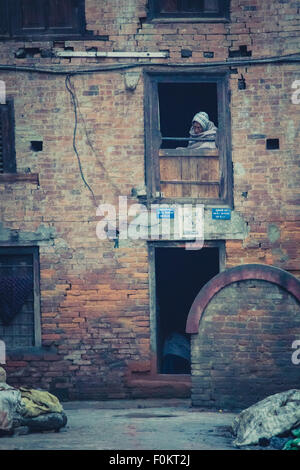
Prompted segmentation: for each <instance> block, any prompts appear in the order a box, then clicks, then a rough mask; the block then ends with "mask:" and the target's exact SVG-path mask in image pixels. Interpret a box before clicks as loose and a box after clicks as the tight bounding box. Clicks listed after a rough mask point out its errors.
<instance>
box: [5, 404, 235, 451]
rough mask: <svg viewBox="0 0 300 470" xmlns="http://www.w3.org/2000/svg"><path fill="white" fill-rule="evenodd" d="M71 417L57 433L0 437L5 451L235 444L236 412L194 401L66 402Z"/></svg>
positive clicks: (230, 446)
mask: <svg viewBox="0 0 300 470" xmlns="http://www.w3.org/2000/svg"><path fill="white" fill-rule="evenodd" d="M63 406H64V409H65V412H66V414H67V417H68V424H67V426H66V428H64V429H62V430H61V431H60V432H58V433H49V432H47V433H37V434H27V435H15V436H12V437H2V438H0V450H39V449H44V450H54V449H55V450H56V449H60V450H61V449H62V450H75V449H78V450H131V449H135V450H176V449H177V450H220V449H235V447H234V446H233V444H232V441H233V439H232V435H231V433H230V431H229V426H230V425H231V423H232V421H233V418H234V416H235V414H233V413H221V412H206V411H205V412H204V411H199V410H197V409H194V408H191V407H190V401H189V400H112V401H107V402H66V403H63Z"/></svg>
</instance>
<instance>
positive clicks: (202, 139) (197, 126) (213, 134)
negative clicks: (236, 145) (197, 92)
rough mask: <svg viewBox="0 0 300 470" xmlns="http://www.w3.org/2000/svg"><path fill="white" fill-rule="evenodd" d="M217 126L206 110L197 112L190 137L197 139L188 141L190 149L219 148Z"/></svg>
mask: <svg viewBox="0 0 300 470" xmlns="http://www.w3.org/2000/svg"><path fill="white" fill-rule="evenodd" d="M217 131H218V129H217V127H216V126H215V125H214V123H213V122H212V121H210V120H209V116H208V114H207V113H205V112H200V113H197V114H195V116H194V117H193V120H192V127H191V129H190V137H191V138H192V139H197V141H195V140H190V141H189V143H188V148H189V149H200V148H207V149H215V148H217V145H216V139H217Z"/></svg>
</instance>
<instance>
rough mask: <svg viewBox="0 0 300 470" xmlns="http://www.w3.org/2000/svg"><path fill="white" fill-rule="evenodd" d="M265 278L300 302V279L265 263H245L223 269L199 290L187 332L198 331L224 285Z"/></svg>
mask: <svg viewBox="0 0 300 470" xmlns="http://www.w3.org/2000/svg"><path fill="white" fill-rule="evenodd" d="M250 279H252V280H255V279H259V280H263V281H269V282H272V283H273V284H277V285H278V286H280V287H282V288H283V289H285V290H287V291H288V292H289V293H290V294H292V295H293V296H294V297H295V298H296V299H297V300H298V302H300V281H299V280H298V279H297V278H296V277H295V276H293V275H292V274H290V273H288V272H287V271H284V270H283V269H280V268H276V267H274V266H268V265H265V264H244V265H242V266H236V267H234V268H230V269H228V270H226V271H223V272H222V273H220V274H217V275H216V276H215V277H213V278H212V279H211V280H210V281H209V282H208V283H207V284H206V285H205V286H204V287H203V288H202V289H201V290H200V292H199V294H198V295H197V297H196V298H195V300H194V302H193V305H192V306H191V309H190V311H189V315H188V318H187V323H186V332H187V333H193V334H196V333H198V330H199V322H200V319H201V316H202V314H203V312H204V310H205V308H206V306H207V305H208V303H209V302H210V300H211V299H212V298H213V296H214V295H215V294H216V293H217V292H219V291H220V290H221V289H223V288H224V287H226V286H228V285H229V284H232V283H233V282H237V281H245V280H250Z"/></svg>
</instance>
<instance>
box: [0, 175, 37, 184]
mask: <svg viewBox="0 0 300 470" xmlns="http://www.w3.org/2000/svg"><path fill="white" fill-rule="evenodd" d="M19 182H22V183H23V182H24V183H35V184H39V175H38V173H0V183H19Z"/></svg>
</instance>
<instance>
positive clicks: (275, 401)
mask: <svg viewBox="0 0 300 470" xmlns="http://www.w3.org/2000/svg"><path fill="white" fill-rule="evenodd" d="M299 426H300V390H296V389H295V390H294V389H293V390H288V391H286V392H282V393H276V394H275V395H271V396H269V397H267V398H265V399H264V400H261V401H259V402H258V403H256V404H254V405H252V406H250V407H249V408H247V409H245V410H243V411H242V412H241V413H240V414H239V415H238V416H237V417H236V418H235V419H234V422H233V425H232V431H233V434H234V435H235V436H236V439H235V441H234V445H235V446H247V445H254V444H259V445H260V446H263V447H267V446H269V445H272V439H273V444H274V447H275V448H278V447H277V446H278V445H282V447H286V446H287V441H289V439H290V437H289V436H292V434H291V432H292V430H294V429H296V428H298V427H299ZM299 437H300V436H299ZM274 438H277V440H274ZM280 438H282V439H283V440H281V441H280V442H279V441H278V439H280ZM296 440H297V439H296ZM282 447H281V448H282Z"/></svg>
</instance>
